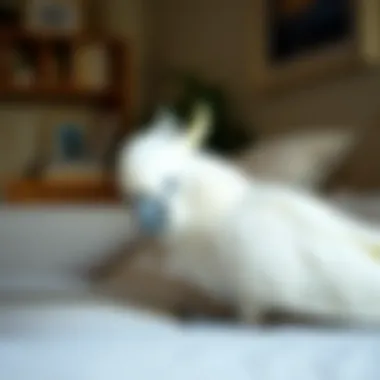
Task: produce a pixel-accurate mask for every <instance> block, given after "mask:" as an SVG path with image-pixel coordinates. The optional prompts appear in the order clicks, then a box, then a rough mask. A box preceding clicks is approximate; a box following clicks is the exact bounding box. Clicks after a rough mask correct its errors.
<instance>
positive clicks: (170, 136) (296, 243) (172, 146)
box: [118, 105, 380, 323]
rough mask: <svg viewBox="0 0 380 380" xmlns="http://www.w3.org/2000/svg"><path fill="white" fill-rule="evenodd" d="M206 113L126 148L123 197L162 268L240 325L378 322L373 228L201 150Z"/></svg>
mask: <svg viewBox="0 0 380 380" xmlns="http://www.w3.org/2000/svg"><path fill="white" fill-rule="evenodd" d="M210 119H211V114H210V112H209V109H208V108H207V107H206V106H205V105H200V106H199V107H198V108H197V109H196V111H195V113H194V118H193V120H192V121H191V122H190V123H189V128H187V129H186V130H184V129H181V128H178V121H177V120H176V119H175V117H174V116H173V115H171V114H170V112H161V113H160V114H159V115H158V116H157V117H156V119H155V120H154V121H153V122H152V125H151V126H150V128H149V129H148V130H146V131H143V132H140V133H138V134H137V135H136V136H134V137H132V138H130V139H128V140H127V141H126V142H125V143H123V145H122V147H121V149H120V155H119V158H118V179H119V183H120V187H121V189H122V191H124V192H125V193H126V194H128V197H130V199H131V200H132V206H133V215H134V216H135V217H136V221H137V222H138V226H139V227H140V229H141V231H142V232H144V233H146V234H150V235H155V236H158V237H160V238H161V239H162V242H163V243H164V245H165V247H166V253H165V268H166V269H167V270H168V271H169V272H170V273H171V274H172V275H173V274H174V275H176V276H178V277H180V278H181V279H183V280H186V281H187V282H188V283H190V284H193V285H196V286H198V287H199V288H200V289H203V290H204V291H205V292H207V293H208V294H209V295H210V296H213V297H215V299H218V300H220V301H222V302H226V303H227V304H230V305H233V306H234V307H235V308H236V310H237V312H238V315H239V316H240V317H241V319H242V320H243V321H245V322H249V323H254V322H258V321H260V319H261V317H263V316H264V314H266V313H267V312H271V311H274V310H275V311H280V312H285V313H287V312H289V313H291V314H296V315H308V316H312V317H318V318H323V319H327V320H331V321H340V322H343V321H344V322H346V323H351V322H353V323H377V322H380V261H377V257H376V256H377V255H378V254H379V252H380V231H378V230H377V229H376V228H375V227H374V226H371V225H370V224H366V223H364V222H361V221H359V220H355V219H354V218H351V216H348V215H345V214H344V213H342V212H340V211H338V210H337V209H334V208H333V207H332V206H331V205H329V204H327V203H325V202H323V201H322V200H320V199H317V198H315V197H313V196H311V195H309V194H306V193H302V192H299V191H296V190H295V189H292V188H287V187H284V186H280V185H278V184H275V183H269V182H263V181H258V180H255V179H254V178H249V177H247V176H245V175H244V174H242V173H241V172H240V171H239V169H238V168H237V167H235V166H233V165H232V164H230V163H228V162H225V161H223V160H222V159H221V158H218V157H215V156H213V155H211V154H209V153H208V152H206V151H203V150H202V149H201V143H202V141H203V140H204V138H205V137H206V135H207V130H208V126H209V124H210Z"/></svg>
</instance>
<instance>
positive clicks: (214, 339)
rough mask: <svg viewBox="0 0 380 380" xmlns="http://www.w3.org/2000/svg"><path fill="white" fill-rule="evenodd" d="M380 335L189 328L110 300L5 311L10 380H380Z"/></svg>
mask: <svg viewBox="0 0 380 380" xmlns="http://www.w3.org/2000/svg"><path fill="white" fill-rule="evenodd" d="M379 353H380V332H379V331H374V330H363V329H361V330H333V329H330V330H329V329H320V328H319V329H318V328H302V327H299V326H287V327H278V328H270V329H269V328H259V327H248V326H239V325H228V324H222V323H216V322H213V323H207V322H200V321H199V322H193V323H186V324H180V323H179V322H176V321H174V320H171V319H169V318H164V317H158V316H156V315H154V314H150V313H149V312H143V311H138V310H136V309H133V308H131V307H129V306H122V305H117V304H114V303H111V302H108V301H104V300H95V299H90V300H87V302H83V301H81V302H73V301H62V300H59V301H54V302H51V301H49V302H46V303H44V302H40V303H35V302H30V303H28V302H26V303H25V302H23V303H17V302H16V303H12V304H5V303H2V304H1V306H0V379H4V380H6V379H12V380H40V379H55V380H106V379H107V380H108V379H109V380H119V379H120V380H121V379H123V380H125V379H136V380H148V379H149V380H151V379H156V380H159V379H163V380H164V379H165V380H171V379H173V380H174V379H176V380H177V379H181V380H187V379H189V380H190V379H192V380H193V379H195V378H199V379H210V380H213V379H215V380H224V379H226V380H227V379H228V380H231V379H235V380H246V379H247V380H248V379H260V380H261V379H266V380H286V379H289V380H298V379H299V380H309V379H310V380H311V379H313V380H317V379H323V380H324V379H334V380H338V379H342V380H350V379H355V380H356V379H357V380H363V379H365V380H372V379H373V380H378V379H380V362H379V360H378V355H379Z"/></svg>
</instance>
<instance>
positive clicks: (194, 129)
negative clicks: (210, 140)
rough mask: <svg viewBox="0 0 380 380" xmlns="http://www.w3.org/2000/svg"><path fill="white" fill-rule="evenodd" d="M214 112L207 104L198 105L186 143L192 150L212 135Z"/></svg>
mask: <svg viewBox="0 0 380 380" xmlns="http://www.w3.org/2000/svg"><path fill="white" fill-rule="evenodd" d="M211 123H212V111H211V109H210V107H209V105H207V104H206V103H198V104H197V105H196V106H195V109H194V111H193V115H192V117H191V119H190V122H189V128H188V132H187V134H186V137H185V138H186V142H187V143H188V144H189V145H190V146H191V147H192V148H198V147H199V146H200V145H202V143H203V142H204V140H205V139H206V137H207V135H208V134H209V133H210V130H211Z"/></svg>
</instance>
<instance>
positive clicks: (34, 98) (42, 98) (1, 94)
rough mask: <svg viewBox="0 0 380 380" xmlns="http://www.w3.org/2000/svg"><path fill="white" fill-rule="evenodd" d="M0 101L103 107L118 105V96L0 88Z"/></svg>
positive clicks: (57, 89) (112, 94)
mask: <svg viewBox="0 0 380 380" xmlns="http://www.w3.org/2000/svg"><path fill="white" fill-rule="evenodd" d="M0 101H2V102H7V101H24V102H65V103H70V102H75V103H90V104H99V103H100V104H104V105H110V106H113V105H115V106H116V105H119V96H118V94H117V93H116V92H114V91H111V90H110V91H91V90H85V89H76V88H65V87H62V88H59V87H52V88H33V87H31V88H16V87H14V88H11V87H8V88H1V87H0Z"/></svg>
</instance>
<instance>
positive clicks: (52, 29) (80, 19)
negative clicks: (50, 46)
mask: <svg viewBox="0 0 380 380" xmlns="http://www.w3.org/2000/svg"><path fill="white" fill-rule="evenodd" d="M84 1H85V0H28V1H26V7H25V23H24V24H25V25H24V26H25V29H26V30H28V31H30V32H33V33H44V34H60V35H61V34H62V35H73V34H76V33H80V32H82V31H83V29H84V27H85V25H84V21H85V20H84Z"/></svg>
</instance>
